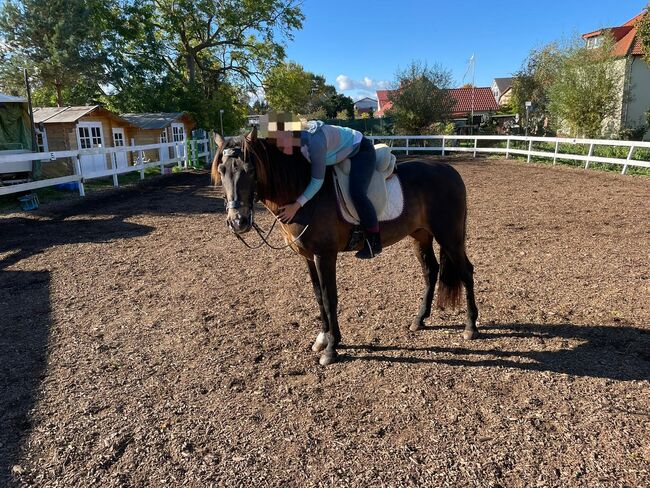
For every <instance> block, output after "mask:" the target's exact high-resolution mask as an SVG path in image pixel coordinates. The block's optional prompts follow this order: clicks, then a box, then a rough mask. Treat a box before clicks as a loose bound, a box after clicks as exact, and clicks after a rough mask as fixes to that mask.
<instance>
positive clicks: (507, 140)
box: [506, 137, 510, 159]
mask: <svg viewBox="0 0 650 488" xmlns="http://www.w3.org/2000/svg"><path fill="white" fill-rule="evenodd" d="M506 159H510V138H509V137H508V138H507V139H506Z"/></svg>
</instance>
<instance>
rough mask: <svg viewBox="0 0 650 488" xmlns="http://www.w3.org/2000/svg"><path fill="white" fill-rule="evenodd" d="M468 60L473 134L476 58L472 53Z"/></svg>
mask: <svg viewBox="0 0 650 488" xmlns="http://www.w3.org/2000/svg"><path fill="white" fill-rule="evenodd" d="M470 62H471V63H472V118H471V119H470V120H471V124H472V135H473V134H474V90H475V88H476V86H475V85H476V83H475V80H476V58H475V57H474V55H473V54H472V57H471V58H470Z"/></svg>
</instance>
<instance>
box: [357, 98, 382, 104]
mask: <svg viewBox="0 0 650 488" xmlns="http://www.w3.org/2000/svg"><path fill="white" fill-rule="evenodd" d="M365 100H369V101H371V102H375V103H376V102H377V100H375V99H374V98H370V97H364V98H360V99H359V100H357V101H356V102H354V103H359V102H363V101H365Z"/></svg>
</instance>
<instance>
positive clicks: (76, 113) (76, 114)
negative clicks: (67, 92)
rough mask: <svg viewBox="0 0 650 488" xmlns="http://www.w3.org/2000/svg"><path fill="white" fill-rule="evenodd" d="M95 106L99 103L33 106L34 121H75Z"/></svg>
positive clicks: (58, 122)
mask: <svg viewBox="0 0 650 488" xmlns="http://www.w3.org/2000/svg"><path fill="white" fill-rule="evenodd" d="M96 108H99V105H84V106H79V107H34V123H35V124H40V123H44V124H60V123H70V122H76V121H77V120H79V119H80V118H81V117H83V116H84V115H87V114H89V113H90V112H92V111H93V110H95V109H96Z"/></svg>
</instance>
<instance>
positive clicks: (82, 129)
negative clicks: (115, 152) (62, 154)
mask: <svg viewBox="0 0 650 488" xmlns="http://www.w3.org/2000/svg"><path fill="white" fill-rule="evenodd" d="M77 143H78V144H79V149H95V148H98V147H104V134H103V132H102V124H101V123H100V122H79V123H78V124H77ZM79 159H80V162H81V168H82V171H83V172H84V173H96V172H97V171H105V170H106V169H108V168H107V165H106V155H105V154H84V155H81V156H80V157H79Z"/></svg>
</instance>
